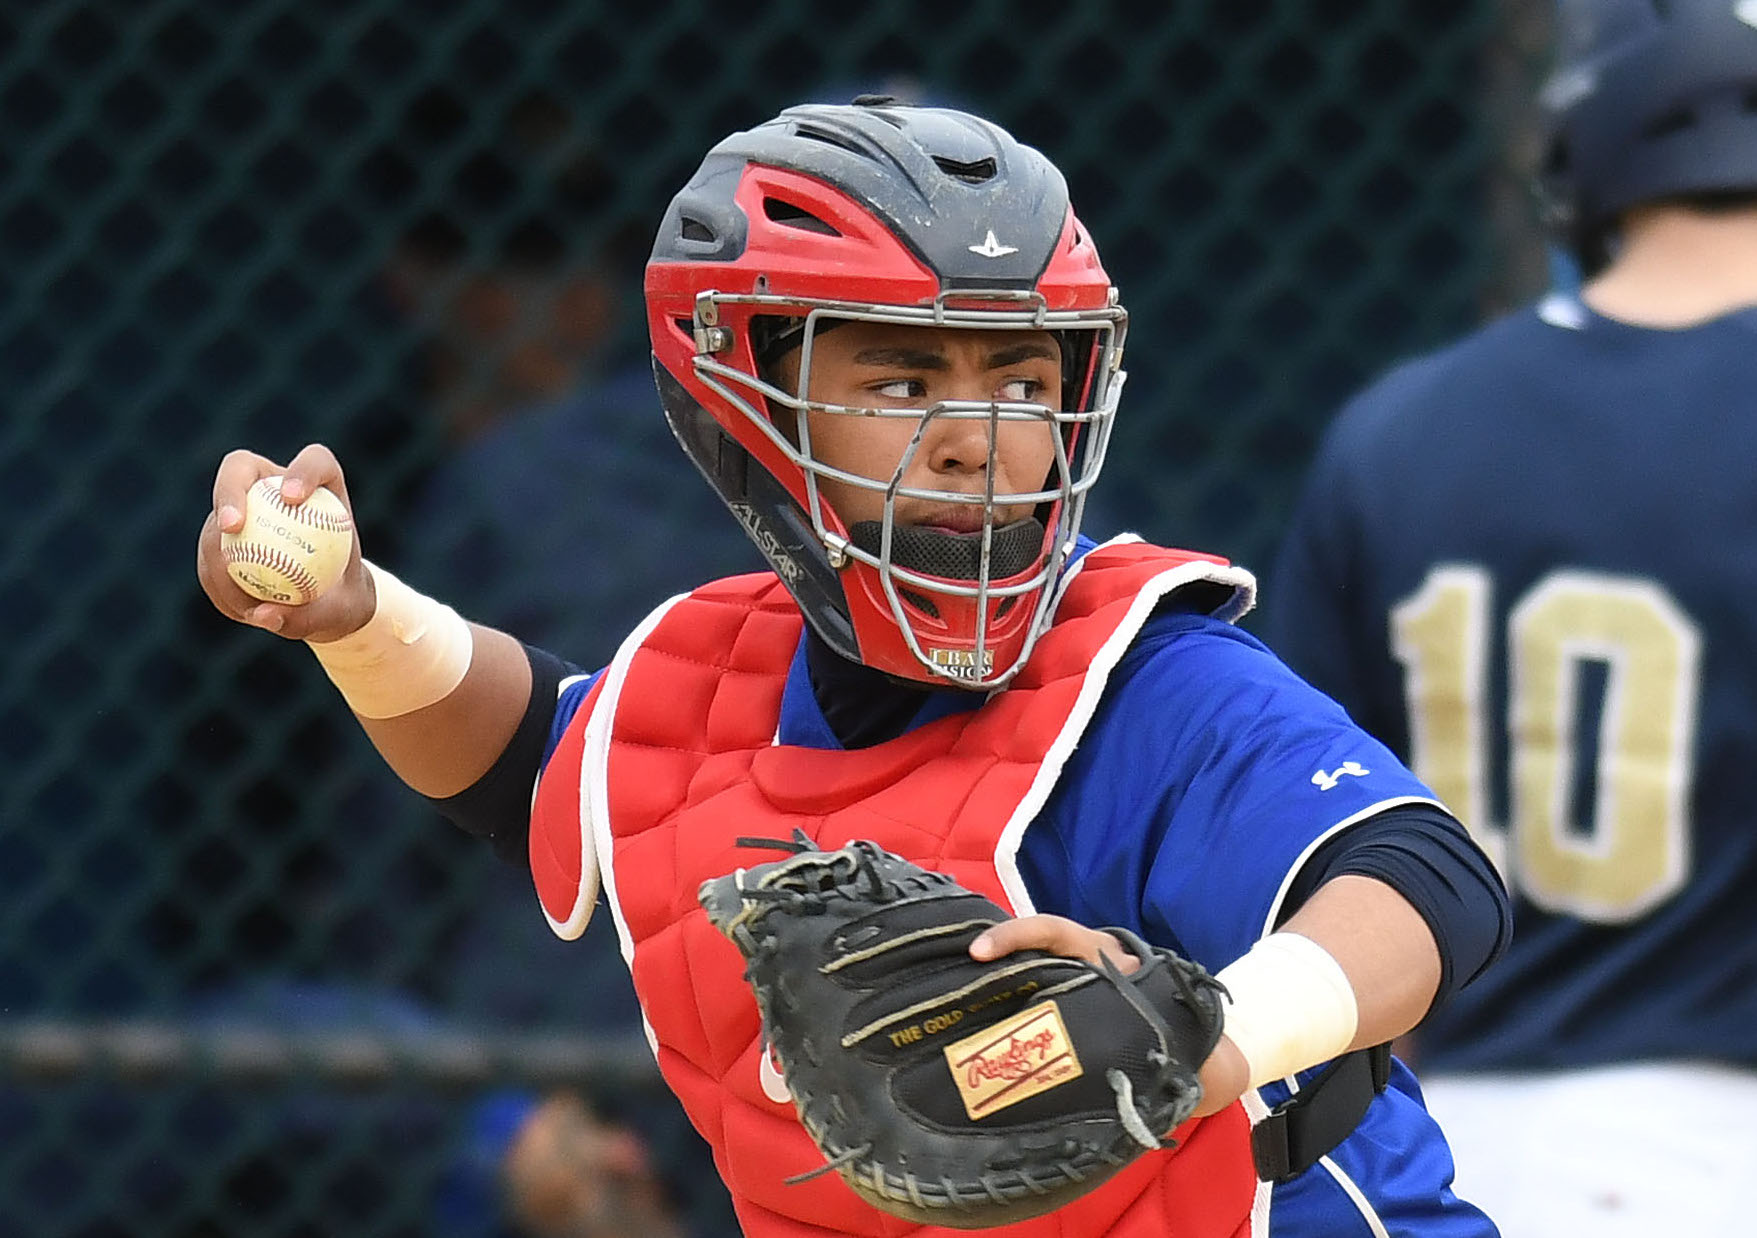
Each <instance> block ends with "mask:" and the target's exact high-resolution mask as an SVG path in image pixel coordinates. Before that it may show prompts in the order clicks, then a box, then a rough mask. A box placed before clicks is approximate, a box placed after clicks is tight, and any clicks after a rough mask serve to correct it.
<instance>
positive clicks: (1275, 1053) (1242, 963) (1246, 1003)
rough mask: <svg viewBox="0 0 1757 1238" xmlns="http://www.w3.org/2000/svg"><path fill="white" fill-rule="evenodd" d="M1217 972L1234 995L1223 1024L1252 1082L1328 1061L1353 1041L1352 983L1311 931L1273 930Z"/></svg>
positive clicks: (1355, 1017)
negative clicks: (1308, 934) (1309, 934)
mask: <svg viewBox="0 0 1757 1238" xmlns="http://www.w3.org/2000/svg"><path fill="white" fill-rule="evenodd" d="M1217 979H1218V980H1219V981H1220V983H1222V984H1224V985H1225V986H1226V988H1227V992H1228V993H1230V994H1231V998H1230V1000H1228V1001H1227V1002H1226V1026H1225V1029H1224V1030H1225V1032H1226V1035H1227V1037H1228V1038H1229V1039H1230V1040H1231V1041H1232V1043H1233V1044H1235V1045H1237V1046H1238V1048H1239V1052H1241V1053H1243V1054H1244V1055H1245V1061H1246V1062H1248V1063H1250V1067H1251V1086H1252V1087H1254V1088H1258V1087H1262V1086H1263V1085H1264V1084H1265V1083H1270V1082H1272V1081H1274V1080H1276V1079H1283V1078H1286V1077H1287V1076H1288V1075H1291V1074H1293V1073H1295V1072H1296V1071H1301V1070H1304V1069H1305V1068H1306V1067H1308V1066H1316V1065H1317V1064H1318V1063H1319V1062H1327V1061H1329V1060H1330V1059H1331V1058H1333V1057H1335V1056H1337V1055H1338V1054H1340V1053H1342V1052H1344V1051H1345V1050H1346V1049H1347V1048H1348V1046H1349V1045H1350V1044H1351V1043H1352V1042H1353V1041H1354V1033H1355V1029H1356V1027H1357V1026H1358V1025H1359V1021H1360V1009H1359V1007H1358V1006H1356V1004H1355V999H1354V987H1353V986H1352V985H1350V984H1349V983H1348V976H1347V975H1346V974H1344V972H1343V970H1342V965H1341V964H1340V963H1338V962H1337V961H1336V960H1335V959H1334V958H1332V957H1330V952H1329V951H1328V950H1326V949H1324V947H1322V946H1320V945H1319V944H1318V943H1317V942H1315V941H1313V940H1312V939H1311V938H1309V937H1301V936H1300V935H1299V934H1298V933H1271V934H1269V936H1267V937H1265V938H1263V940H1262V941H1259V942H1258V943H1257V944H1256V945H1254V946H1252V947H1251V949H1250V953H1248V954H1246V955H1245V956H1244V957H1243V958H1241V959H1238V960H1235V961H1234V962H1232V963H1230V964H1228V965H1227V966H1225V967H1223V968H1221V969H1220V972H1219V973H1218V976H1217Z"/></svg>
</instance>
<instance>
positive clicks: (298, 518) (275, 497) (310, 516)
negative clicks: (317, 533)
mask: <svg viewBox="0 0 1757 1238" xmlns="http://www.w3.org/2000/svg"><path fill="white" fill-rule="evenodd" d="M257 486H258V487H259V488H260V490H261V493H262V497H263V498H264V499H265V500H266V501H267V503H268V505H269V506H270V507H272V508H274V510H275V511H276V512H277V513H279V514H280V515H282V516H284V517H286V518H287V519H288V520H292V521H295V522H297V523H299V524H304V525H309V526H310V527H312V528H314V529H324V530H327V531H328V532H331V533H352V532H353V531H354V522H353V521H351V520H349V519H348V518H347V517H346V516H332V515H331V514H330V513H328V512H326V511H320V510H318V509H317V508H315V507H313V506H312V505H311V504H310V503H305V504H303V505H301V506H299V507H290V506H288V505H287V502H286V501H285V500H284V499H282V498H281V492H280V488H279V487H277V486H269V485H266V484H264V483H262V482H258V483H257Z"/></svg>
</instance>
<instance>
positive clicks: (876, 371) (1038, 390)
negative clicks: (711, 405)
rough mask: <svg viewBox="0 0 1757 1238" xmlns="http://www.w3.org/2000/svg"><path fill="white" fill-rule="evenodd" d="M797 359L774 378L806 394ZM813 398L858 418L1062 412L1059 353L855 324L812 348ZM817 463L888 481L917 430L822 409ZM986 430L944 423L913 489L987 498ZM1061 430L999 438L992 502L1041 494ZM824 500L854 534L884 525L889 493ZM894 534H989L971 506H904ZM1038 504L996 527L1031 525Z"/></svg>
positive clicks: (990, 339) (1026, 427)
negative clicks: (1019, 407) (934, 411)
mask: <svg viewBox="0 0 1757 1238" xmlns="http://www.w3.org/2000/svg"><path fill="white" fill-rule="evenodd" d="M799 361H800V352H799V350H797V349H796V350H795V351H794V352H792V353H791V354H789V355H788V356H787V357H786V358H784V359H783V361H782V362H781V363H780V365H779V367H778V369H779V374H778V375H777V377H778V378H779V379H780V381H781V386H782V387H783V388H784V389H786V390H789V391H797V390H798V387H799ZM805 394H806V398H808V399H810V400H813V401H818V402H822V403H826V404H838V405H844V406H848V407H852V408H899V409H925V408H928V407H930V406H932V405H934V404H936V403H939V402H940V401H944V400H971V401H978V402H982V403H988V402H990V401H995V400H1005V401H1016V402H1024V403H1030V404H1037V405H1041V406H1043V407H1045V408H1049V409H1059V408H1060V407H1061V352H1060V350H1059V349H1058V348H1057V346H1056V341H1055V338H1054V337H1053V336H1051V335H1050V334H1049V333H1048V332H1046V331H979V330H969V329H965V328H958V327H909V326H898V325H895V324H891V323H870V322H851V323H848V324H846V325H844V326H839V327H837V328H836V329H835V330H833V331H828V332H824V333H820V334H819V335H818V337H817V339H816V341H815V343H814V345H813V350H812V362H811V390H810V391H809V392H807V393H805ZM809 418H810V421H809V428H810V431H811V449H812V455H813V456H814V457H815V458H816V459H817V460H818V461H820V462H822V463H824V464H827V465H830V466H831V467H833V468H837V469H841V470H842V471H844V472H848V473H853V474H856V475H858V476H861V477H869V478H872V479H873V480H875V481H889V480H890V478H891V476H892V474H893V473H895V471H896V468H897V462H898V461H899V460H901V459H902V458H903V455H904V453H905V451H906V450H907V448H908V446H909V442H910V439H911V438H913V437H914V434H915V431H916V429H917V426H918V425H919V422H918V421H916V420H915V419H914V418H907V417H862V416H858V415H851V414H847V413H828V412H823V411H819V410H813V411H812V412H811V413H810V414H809ZM989 433H990V426H989V423H988V421H987V420H985V419H981V418H970V419H963V418H954V417H943V416H942V417H936V418H935V419H934V420H933V421H932V422H931V424H929V426H928V428H927V431H926V433H925V434H924V436H923V438H922V442H921V446H920V447H919V448H918V449H917V450H916V452H915V455H914V457H913V458H912V459H911V460H910V462H909V466H908V468H907V469H906V470H905V471H904V474H903V478H902V485H903V486H904V487H905V488H908V489H920V490H943V491H951V492H953V493H958V494H982V493H985V491H986V487H987V484H988V482H987V479H986V476H985V475H986V473H987V471H988V468H989ZM1055 433H1056V431H1055V428H1054V427H1053V426H1052V425H1051V424H1050V423H1049V422H1048V421H1047V420H1045V421H1002V422H1000V424H999V427H998V430H997V431H996V432H995V443H994V474H995V475H994V478H993V483H994V493H996V494H1001V493H1006V492H1012V493H1023V492H1030V491H1034V490H1038V489H1040V488H1042V486H1043V484H1044V481H1045V479H1046V478H1047V477H1048V476H1049V472H1050V470H1051V469H1052V468H1053V467H1054V465H1055V438H1054V435H1055ZM819 488H820V489H821V491H822V493H823V496H824V498H825V499H826V500H828V502H829V504H830V506H831V507H832V508H834V509H835V511H836V514H837V515H838V516H840V517H841V518H842V521H843V523H844V524H845V525H853V524H855V523H857V522H859V521H862V520H880V519H883V516H884V505H885V496H884V494H883V493H882V492H881V491H878V490H871V489H866V488H863V487H860V486H855V485H851V484H849V483H847V482H838V481H835V480H833V479H823V480H821V481H820V482H819ZM896 511H897V517H896V518H897V523H899V524H907V525H920V526H925V527H929V528H939V529H943V530H944V531H946V532H951V533H972V532H976V531H977V530H979V529H981V528H982V524H983V509H982V508H981V507H980V506H978V505H974V504H967V503H945V502H937V503H936V502H934V501H932V500H929V499H918V498H909V497H906V496H899V497H898V499H897V501H896ZM1030 514H1031V505H1030V504H1019V505H1014V506H1001V505H997V507H996V509H995V516H994V520H995V524H996V525H1003V524H1008V523H1011V522H1012V521H1015V520H1022V519H1024V518H1025V517H1026V516H1029V515H1030Z"/></svg>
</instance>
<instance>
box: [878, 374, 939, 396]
mask: <svg viewBox="0 0 1757 1238" xmlns="http://www.w3.org/2000/svg"><path fill="white" fill-rule="evenodd" d="M870 390H871V391H872V392H873V394H875V395H879V396H883V397H884V398H885V399H887V400H919V399H921V398H922V397H924V396H925V395H927V384H926V383H924V382H922V381H921V380H920V379H919V378H892V379H888V380H887V381H885V382H882V383H874V384H873V385H872V387H871V388H870Z"/></svg>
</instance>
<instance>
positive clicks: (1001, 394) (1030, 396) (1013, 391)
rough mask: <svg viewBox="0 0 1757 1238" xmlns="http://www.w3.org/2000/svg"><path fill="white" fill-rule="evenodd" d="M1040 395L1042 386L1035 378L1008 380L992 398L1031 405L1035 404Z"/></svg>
mask: <svg viewBox="0 0 1757 1238" xmlns="http://www.w3.org/2000/svg"><path fill="white" fill-rule="evenodd" d="M1042 394H1043V384H1042V383H1040V382H1038V381H1037V380H1036V379H1035V378H1010V379H1008V380H1007V381H1006V382H1004V383H1002V384H1001V386H1000V390H998V391H996V392H995V393H994V398H995V399H997V400H1017V401H1019V402H1020V403H1024V404H1032V403H1037V402H1038V397H1039V396H1040V395H1042Z"/></svg>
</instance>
